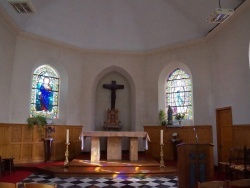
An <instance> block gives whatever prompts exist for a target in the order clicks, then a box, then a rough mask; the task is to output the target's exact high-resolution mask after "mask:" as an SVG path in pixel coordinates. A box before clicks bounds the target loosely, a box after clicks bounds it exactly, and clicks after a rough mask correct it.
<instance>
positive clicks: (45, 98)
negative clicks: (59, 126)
mask: <svg viewBox="0 0 250 188" xmlns="http://www.w3.org/2000/svg"><path fill="white" fill-rule="evenodd" d="M58 97H59V77H58V74H57V73H56V71H55V70H54V69H53V68H51V67H50V66H48V65H43V66H40V67H38V68H37V69H36V70H35V71H34V74H33V79H32V88H31V106H30V116H35V115H42V116H45V117H47V118H50V119H58V112H59V111H58V109H59V107H58Z"/></svg>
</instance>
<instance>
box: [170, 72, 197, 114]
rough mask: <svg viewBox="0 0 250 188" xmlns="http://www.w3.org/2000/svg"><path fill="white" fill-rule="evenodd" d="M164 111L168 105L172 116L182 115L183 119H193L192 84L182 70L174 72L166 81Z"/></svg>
mask: <svg viewBox="0 0 250 188" xmlns="http://www.w3.org/2000/svg"><path fill="white" fill-rule="evenodd" d="M166 99H167V100H166V102H167V104H166V109H168V105H170V106H171V107H172V109H173V116H175V114H176V113H184V114H185V119H193V110H192V109H193V108H192V106H193V101H192V83H191V80H190V77H189V75H188V74H187V73H186V72H185V71H183V70H182V69H179V68H178V69H176V70H174V71H173V72H172V73H171V74H170V75H169V77H168V79H167V81H166Z"/></svg>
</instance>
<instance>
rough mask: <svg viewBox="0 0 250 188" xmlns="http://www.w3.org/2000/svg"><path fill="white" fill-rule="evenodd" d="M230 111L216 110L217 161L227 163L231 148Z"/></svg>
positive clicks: (228, 108) (224, 109)
mask: <svg viewBox="0 0 250 188" xmlns="http://www.w3.org/2000/svg"><path fill="white" fill-rule="evenodd" d="M232 124H233V123H232V109H231V107H226V108H220V109H216V126H217V146H218V161H219V162H220V161H228V159H229V153H230V148H231V147H232V138H233V136H232V130H233V129H232Z"/></svg>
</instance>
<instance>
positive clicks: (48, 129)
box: [45, 126, 56, 137]
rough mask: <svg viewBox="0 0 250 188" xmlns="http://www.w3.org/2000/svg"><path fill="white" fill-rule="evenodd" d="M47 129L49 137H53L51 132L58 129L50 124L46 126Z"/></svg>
mask: <svg viewBox="0 0 250 188" xmlns="http://www.w3.org/2000/svg"><path fill="white" fill-rule="evenodd" d="M45 131H46V134H47V137H51V133H54V132H55V131H56V130H55V128H54V127H52V126H48V127H46V128H45Z"/></svg>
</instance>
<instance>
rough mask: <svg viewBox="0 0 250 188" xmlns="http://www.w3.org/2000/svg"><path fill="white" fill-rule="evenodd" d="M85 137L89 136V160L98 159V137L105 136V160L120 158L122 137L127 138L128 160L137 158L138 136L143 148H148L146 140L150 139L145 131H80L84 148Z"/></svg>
mask: <svg viewBox="0 0 250 188" xmlns="http://www.w3.org/2000/svg"><path fill="white" fill-rule="evenodd" d="M86 137H91V159H90V160H91V161H99V160H100V137H107V160H121V159H122V144H121V139H122V138H123V137H128V138H129V140H130V141H129V145H130V146H129V160H131V161H137V160H138V138H143V140H144V146H145V149H146V150H147V149H148V141H150V138H149V135H148V133H147V132H124V131H122V132H117V131H88V132H87V131H84V132H82V134H81V136H80V139H81V149H83V148H84V140H85V138H86Z"/></svg>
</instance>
